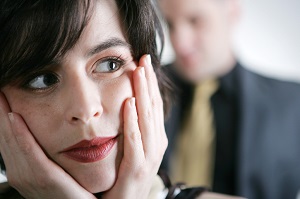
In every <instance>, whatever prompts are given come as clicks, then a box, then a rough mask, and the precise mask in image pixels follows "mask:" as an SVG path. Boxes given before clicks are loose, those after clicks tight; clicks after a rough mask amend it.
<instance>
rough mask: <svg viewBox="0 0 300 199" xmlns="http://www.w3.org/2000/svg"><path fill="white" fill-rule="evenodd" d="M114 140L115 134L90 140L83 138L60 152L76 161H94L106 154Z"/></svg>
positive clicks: (115, 139)
mask: <svg viewBox="0 0 300 199" xmlns="http://www.w3.org/2000/svg"><path fill="white" fill-rule="evenodd" d="M116 141H117V136H116V137H106V138H100V137H97V138H94V139H92V140H83V141H81V142H79V143H77V144H75V145H73V146H71V147H68V148H67V149H64V150H63V151H62V153H63V154H64V155H66V156H67V157H69V158H71V159H73V160H75V161H78V162H82V163H89V162H96V161H99V160H102V159H103V158H105V157H106V156H108V154H109V152H110V150H111V149H112V147H113V146H114V144H115V143H116Z"/></svg>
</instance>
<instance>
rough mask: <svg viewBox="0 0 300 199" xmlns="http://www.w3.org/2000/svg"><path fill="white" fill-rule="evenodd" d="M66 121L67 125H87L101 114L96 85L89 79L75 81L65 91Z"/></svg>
mask: <svg viewBox="0 0 300 199" xmlns="http://www.w3.org/2000/svg"><path fill="white" fill-rule="evenodd" d="M67 93H68V95H67V97H68V99H69V100H68V102H67V106H66V107H67V108H66V119H67V120H68V122H69V123H72V124H77V123H84V124H86V123H89V122H90V121H91V120H92V119H95V118H98V117H100V116H101V115H102V113H103V107H102V105H101V99H100V98H101V97H100V93H99V90H98V87H97V85H96V84H95V83H94V82H93V81H92V80H90V79H88V78H86V79H81V80H80V79H77V80H76V82H75V81H74V82H73V83H72V86H71V87H70V89H68V91H67Z"/></svg>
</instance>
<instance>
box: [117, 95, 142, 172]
mask: <svg viewBox="0 0 300 199" xmlns="http://www.w3.org/2000/svg"><path fill="white" fill-rule="evenodd" d="M144 159H145V157H144V149H143V143H142V139H141V133H140V129H139V126H138V116H137V111H136V105H135V98H134V97H132V98H129V99H127V100H126V102H125V107H124V161H125V162H124V163H123V162H122V164H125V165H124V166H125V167H132V166H141V165H142V164H143V162H144ZM121 166H123V165H121ZM127 169H128V168H126V170H127ZM129 169H132V168H129ZM127 171H128V170H127Z"/></svg>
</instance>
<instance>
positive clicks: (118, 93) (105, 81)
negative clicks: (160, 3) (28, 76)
mask: <svg viewBox="0 0 300 199" xmlns="http://www.w3.org/2000/svg"><path fill="white" fill-rule="evenodd" d="M117 12H118V10H117V7H116V5H115V3H114V2H112V1H106V0H103V1H98V2H97V7H96V10H95V14H94V15H93V17H92V19H91V20H90V23H89V24H88V26H87V28H86V29H85V31H84V32H83V34H82V35H81V38H80V39H79V41H78V42H77V43H76V45H75V46H74V48H72V49H71V50H70V51H69V52H67V54H66V55H65V56H64V57H63V59H62V60H59V61H58V62H57V64H55V65H54V66H51V67H49V68H51V70H50V71H51V72H53V73H55V74H56V75H57V77H58V82H57V83H55V84H53V85H50V86H48V85H45V84H44V82H43V81H40V80H36V79H32V80H30V81H29V86H28V84H26V86H27V87H25V88H24V86H10V85H8V86H5V87H4V88H2V89H1V91H2V93H1V95H0V117H1V120H2V121H3V122H1V124H0V125H1V126H0V129H1V133H0V134H1V143H0V144H1V146H0V149H1V154H2V155H3V158H4V161H5V163H6V166H7V176H8V180H9V182H10V184H11V185H12V186H13V187H15V188H16V189H17V190H18V191H19V192H20V193H21V194H22V195H23V196H25V197H26V198H54V197H55V198H95V197H94V196H93V195H92V194H91V193H96V192H103V191H107V190H109V191H107V192H106V193H105V195H104V198H146V196H147V193H148V192H149V189H150V187H151V182H152V179H153V177H154V176H155V174H156V173H157V170H158V167H159V164H160V161H161V159H162V156H163V153H164V151H165V148H166V145H167V139H166V136H165V131H164V125H163V108H162V100H161V97H160V94H159V89H158V86H157V80H156V77H155V73H154V71H153V69H152V66H151V59H150V57H149V56H143V57H142V58H141V60H140V61H139V63H137V62H135V61H134V60H133V59H132V56H131V52H130V47H129V44H127V42H126V39H125V36H124V34H123V32H122V29H121V25H120V19H119V17H118V15H116V13H117ZM99 27H100V28H99ZM101 27H105V28H101ZM116 40H117V41H118V42H117V43H116V42H112V41H116ZM103 43H109V44H112V45H111V46H110V47H109V48H105V49H102V50H100V51H95V50H93V49H95V48H96V47H99V45H101V44H103ZM108 58H109V59H108ZM112 63H114V64H115V65H114V66H116V70H112V71H108V70H107V66H109V64H112ZM138 65H140V67H138ZM52 69H53V70H52ZM44 77H45V76H44V75H43V73H42V75H40V78H42V79H43V78H44ZM50 77H51V78H54V77H53V76H50ZM27 82H28V81H27ZM36 86H43V87H45V89H36ZM46 86H47V87H46ZM28 87H29V88H28ZM145 91H146V92H145ZM147 91H148V92H147ZM133 96H134V97H133ZM111 136H118V137H117V143H116V144H115V145H114V147H113V148H112V149H111V151H110V153H109V155H108V156H107V157H106V158H104V159H102V160H100V161H97V162H93V163H79V162H77V161H74V160H72V159H70V158H68V157H66V156H65V155H63V154H62V153H61V151H62V150H64V149H66V148H68V147H70V146H72V145H74V144H76V143H78V142H80V141H82V140H90V139H92V138H95V137H111ZM24 171H26V172H24ZM62 179H64V180H62ZM129 185H131V186H129ZM133 185H136V186H133ZM75 190H76V191H75Z"/></svg>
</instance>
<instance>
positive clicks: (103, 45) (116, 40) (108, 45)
mask: <svg viewBox="0 0 300 199" xmlns="http://www.w3.org/2000/svg"><path fill="white" fill-rule="evenodd" d="M115 46H123V47H127V48H129V49H130V50H131V46H130V45H129V44H128V43H127V42H125V41H123V40H121V39H119V38H115V37H113V38H110V39H108V40H106V41H104V42H102V43H100V44H98V45H97V46H95V47H94V48H92V49H91V50H90V51H89V52H88V53H87V54H86V57H91V56H93V55H94V54H97V53H99V52H101V51H103V50H106V49H108V48H111V47H115Z"/></svg>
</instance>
